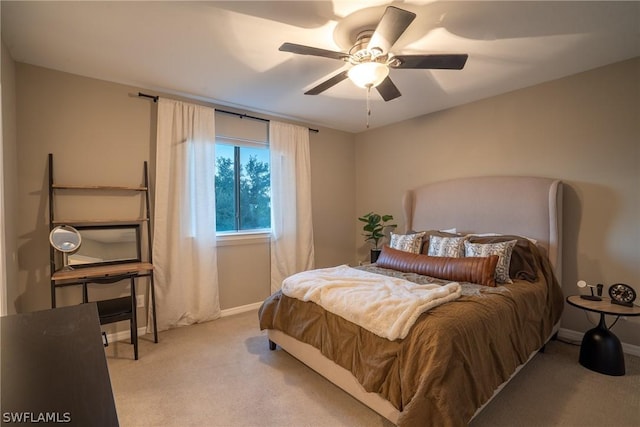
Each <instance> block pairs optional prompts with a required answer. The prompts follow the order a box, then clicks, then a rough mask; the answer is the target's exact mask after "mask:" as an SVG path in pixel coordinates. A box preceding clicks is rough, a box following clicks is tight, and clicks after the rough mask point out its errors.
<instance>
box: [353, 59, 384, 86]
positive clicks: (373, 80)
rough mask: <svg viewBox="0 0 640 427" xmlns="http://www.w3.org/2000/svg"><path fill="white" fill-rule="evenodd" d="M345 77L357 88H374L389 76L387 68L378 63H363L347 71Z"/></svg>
mask: <svg viewBox="0 0 640 427" xmlns="http://www.w3.org/2000/svg"><path fill="white" fill-rule="evenodd" d="M347 75H348V76H349V78H350V79H351V81H352V82H354V83H355V84H356V85H357V86H360V87H362V88H365V89H366V88H368V87H376V86H378V85H379V84H380V83H382V81H383V80H384V79H385V78H386V77H387V76H388V75H389V67H387V66H386V65H385V64H380V63H379V62H363V63H362V64H356V65H354V66H353V67H351V68H350V69H349V71H348V72H347Z"/></svg>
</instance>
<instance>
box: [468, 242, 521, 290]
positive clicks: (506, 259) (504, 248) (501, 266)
mask: <svg viewBox="0 0 640 427" xmlns="http://www.w3.org/2000/svg"><path fill="white" fill-rule="evenodd" d="M516 242H517V240H509V241H508V242H500V243H470V242H469V241H466V240H465V242H464V256H466V257H488V256H491V255H498V264H497V265H496V282H498V283H513V281H512V280H511V278H510V277H509V265H510V264H511V254H512V253H513V247H514V246H515V245H516Z"/></svg>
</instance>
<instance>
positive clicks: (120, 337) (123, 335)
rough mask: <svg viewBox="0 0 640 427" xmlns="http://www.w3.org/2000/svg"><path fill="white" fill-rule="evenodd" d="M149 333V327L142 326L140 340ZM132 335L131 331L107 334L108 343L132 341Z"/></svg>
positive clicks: (139, 330) (139, 331)
mask: <svg viewBox="0 0 640 427" xmlns="http://www.w3.org/2000/svg"><path fill="white" fill-rule="evenodd" d="M146 333H147V327H146V326H142V327H140V328H138V338H140V337H141V336H143V335H144V334H146ZM130 336H131V334H130V333H129V330H128V329H127V330H126V331H118V332H115V333H110V334H107V341H108V342H116V341H124V340H127V341H128V340H129V339H130Z"/></svg>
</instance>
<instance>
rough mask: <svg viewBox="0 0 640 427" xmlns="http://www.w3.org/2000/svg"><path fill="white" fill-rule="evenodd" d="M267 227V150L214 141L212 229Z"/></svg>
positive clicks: (258, 228)
mask: <svg viewBox="0 0 640 427" xmlns="http://www.w3.org/2000/svg"><path fill="white" fill-rule="evenodd" d="M270 227H271V183H270V170H269V150H268V149H267V148H261V147H245V146H231V145H226V144H216V231H218V232H220V231H247V230H264V229H269V228H270Z"/></svg>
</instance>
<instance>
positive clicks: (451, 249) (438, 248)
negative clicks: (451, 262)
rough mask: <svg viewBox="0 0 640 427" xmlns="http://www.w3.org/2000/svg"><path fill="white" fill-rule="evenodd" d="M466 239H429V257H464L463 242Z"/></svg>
mask: <svg viewBox="0 0 640 427" xmlns="http://www.w3.org/2000/svg"><path fill="white" fill-rule="evenodd" d="M465 239H466V237H440V236H433V235H432V236H430V237H429V252H427V255H429V256H446V257H452V258H460V257H462V256H464V241H465Z"/></svg>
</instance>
